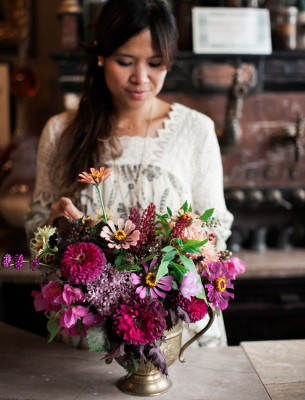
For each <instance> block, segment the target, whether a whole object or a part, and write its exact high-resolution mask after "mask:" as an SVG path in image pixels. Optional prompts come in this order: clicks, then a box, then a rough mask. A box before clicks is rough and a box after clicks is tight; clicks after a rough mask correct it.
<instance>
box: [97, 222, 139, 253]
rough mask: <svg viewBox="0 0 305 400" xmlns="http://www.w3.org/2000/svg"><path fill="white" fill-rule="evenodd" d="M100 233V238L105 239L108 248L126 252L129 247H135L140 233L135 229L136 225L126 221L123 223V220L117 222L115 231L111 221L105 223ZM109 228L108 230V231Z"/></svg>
mask: <svg viewBox="0 0 305 400" xmlns="http://www.w3.org/2000/svg"><path fill="white" fill-rule="evenodd" d="M107 224H108V225H106V226H104V228H103V229H102V232H101V237H102V238H104V239H106V240H107V241H108V242H109V244H108V247H110V248H115V249H120V248H121V247H123V249H124V250H128V249H129V248H130V246H135V245H136V244H137V242H138V240H139V238H140V231H139V230H138V229H136V225H135V224H134V223H133V222H132V221H131V220H130V219H128V220H127V221H126V222H125V223H124V220H123V218H119V220H118V229H116V227H115V225H114V223H113V222H112V221H108V222H107ZM109 228H110V229H109Z"/></svg>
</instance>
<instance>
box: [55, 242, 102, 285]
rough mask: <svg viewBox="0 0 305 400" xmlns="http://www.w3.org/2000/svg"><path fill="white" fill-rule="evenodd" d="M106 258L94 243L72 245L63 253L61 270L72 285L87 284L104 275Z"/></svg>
mask: <svg viewBox="0 0 305 400" xmlns="http://www.w3.org/2000/svg"><path fill="white" fill-rule="evenodd" d="M105 264H106V257H105V254H104V253H103V252H102V250H101V249H100V248H99V247H98V246H97V245H95V244H94V243H86V242H78V243H73V244H70V246H68V247H67V248H66V250H65V251H64V253H63V256H62V259H61V261H60V270H61V272H62V274H63V275H64V277H65V278H66V279H67V280H68V281H69V282H70V283H82V284H86V283H89V282H93V281H95V280H96V279H97V278H98V277H99V276H100V275H101V273H102V271H103V269H104V265H105Z"/></svg>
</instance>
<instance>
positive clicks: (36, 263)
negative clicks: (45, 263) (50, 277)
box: [30, 258, 39, 271]
mask: <svg viewBox="0 0 305 400" xmlns="http://www.w3.org/2000/svg"><path fill="white" fill-rule="evenodd" d="M38 267H39V259H38V258H33V260H31V262H30V269H31V270H32V271H36V269H37V268H38Z"/></svg>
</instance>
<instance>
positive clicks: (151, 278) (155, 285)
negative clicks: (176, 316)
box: [131, 257, 199, 299]
mask: <svg viewBox="0 0 305 400" xmlns="http://www.w3.org/2000/svg"><path fill="white" fill-rule="evenodd" d="M157 261H158V257H155V258H154V259H153V260H152V262H151V263H150V266H149V268H148V264H147V262H145V263H143V267H144V270H145V274H140V275H137V274H135V273H132V274H131V279H132V283H133V284H134V285H139V286H138V287H137V289H136V293H137V294H138V295H139V296H140V298H141V299H144V297H145V296H146V292H147V289H148V290H149V293H150V295H151V297H153V298H154V299H156V298H157V297H158V296H159V297H162V298H165V296H166V293H164V292H163V290H164V291H166V292H168V291H169V290H171V287H172V284H173V279H174V278H173V277H172V276H170V275H166V276H163V277H162V278H160V279H159V280H158V281H156V277H157V274H156V272H153V270H154V267H155V265H156V263H157ZM198 278H199V277H198ZM160 289H161V290H160Z"/></svg>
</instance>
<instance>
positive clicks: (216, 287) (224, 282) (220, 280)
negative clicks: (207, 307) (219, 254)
mask: <svg viewBox="0 0 305 400" xmlns="http://www.w3.org/2000/svg"><path fill="white" fill-rule="evenodd" d="M208 268H209V272H206V271H203V272H202V275H204V276H206V277H207V278H208V280H209V281H210V283H208V284H206V285H204V286H205V287H206V288H207V289H208V299H209V300H210V302H211V303H212V305H213V306H214V307H216V306H218V308H219V309H220V310H225V309H226V308H227V307H228V302H229V300H230V297H231V298H232V299H233V298H234V294H233V293H230V292H227V290H226V289H227V288H229V289H233V288H234V286H233V284H232V283H231V280H230V279H232V275H231V272H230V271H229V269H228V266H227V265H226V264H224V263H221V262H220V261H218V262H214V263H212V264H208Z"/></svg>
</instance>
